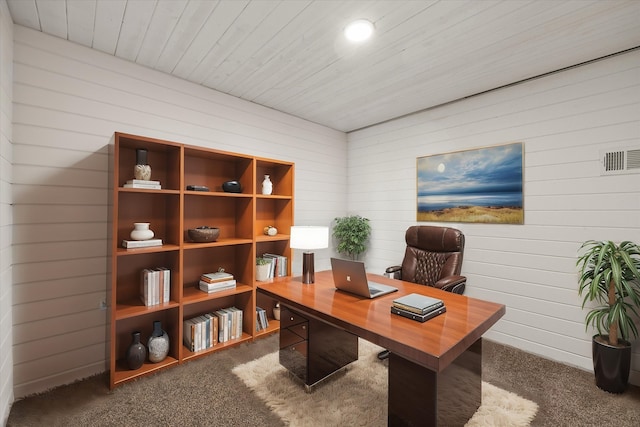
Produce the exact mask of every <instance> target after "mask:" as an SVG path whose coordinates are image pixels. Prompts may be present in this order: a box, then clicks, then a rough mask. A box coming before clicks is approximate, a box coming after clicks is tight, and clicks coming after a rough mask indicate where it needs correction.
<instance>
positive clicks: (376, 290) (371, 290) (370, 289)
mask: <svg viewBox="0 0 640 427" xmlns="http://www.w3.org/2000/svg"><path fill="white" fill-rule="evenodd" d="M369 292H371V295H375V294H379V293H380V292H382V290H380V289H376V288H369Z"/></svg>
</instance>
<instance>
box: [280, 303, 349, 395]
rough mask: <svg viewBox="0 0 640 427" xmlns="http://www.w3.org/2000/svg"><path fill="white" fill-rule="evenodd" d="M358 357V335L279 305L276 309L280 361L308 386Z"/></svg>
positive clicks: (308, 387)
mask: <svg viewBox="0 0 640 427" xmlns="http://www.w3.org/2000/svg"><path fill="white" fill-rule="evenodd" d="M356 360H358V337H357V336H356V335H354V334H351V333H349V332H346V331H343V330H341V329H337V328H335V327H333V326H331V325H329V324H328V323H325V322H322V321H320V320H317V319H314V318H312V317H310V316H306V315H305V314H304V313H300V312H298V311H295V310H292V309H291V308H289V307H286V306H283V307H282V309H281V313H280V364H281V365H282V366H284V367H285V368H287V369H288V370H289V372H291V373H292V374H293V375H295V376H296V377H298V378H299V379H300V380H302V382H303V383H304V384H305V386H306V387H307V390H310V388H311V387H313V385H315V384H316V383H318V382H319V381H321V380H323V379H324V378H326V377H328V376H329V375H331V374H333V373H335V372H336V371H338V370H340V369H341V368H343V367H345V366H346V365H348V364H349V363H351V362H354V361H356Z"/></svg>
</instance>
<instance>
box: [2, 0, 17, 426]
mask: <svg viewBox="0 0 640 427" xmlns="http://www.w3.org/2000/svg"><path fill="white" fill-rule="evenodd" d="M12 99H13V22H12V20H11V16H10V14H9V9H8V8H7V4H6V2H4V1H1V2H0V423H1V424H3V425H4V424H5V423H6V421H7V419H8V418H9V411H10V409H11V404H12V403H13V400H14V392H13V378H14V375H13V351H12V345H13V337H14V334H13V330H12V323H13V321H12V298H13V297H12V294H13V289H12V282H13V278H12V275H13V270H12V265H13V253H12V250H11V245H12V224H13V209H12V206H11V204H12V192H11V182H12V174H13V168H12V163H13V147H12V139H13V136H12V125H11V122H12V120H13V118H12V111H13V109H12V105H11V104H12Z"/></svg>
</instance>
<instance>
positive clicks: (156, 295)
mask: <svg viewBox="0 0 640 427" xmlns="http://www.w3.org/2000/svg"><path fill="white" fill-rule="evenodd" d="M151 277H152V278H153V305H158V304H160V272H159V271H158V270H151Z"/></svg>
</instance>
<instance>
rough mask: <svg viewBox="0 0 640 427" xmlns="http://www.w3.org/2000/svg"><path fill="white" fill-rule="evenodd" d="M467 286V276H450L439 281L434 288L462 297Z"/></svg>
mask: <svg viewBox="0 0 640 427" xmlns="http://www.w3.org/2000/svg"><path fill="white" fill-rule="evenodd" d="M466 284H467V278H466V277H465V276H448V277H443V278H442V279H440V280H438V281H437V282H436V283H435V285H434V286H435V287H436V288H439V289H442V290H443V291H447V292H453V293H454V294H460V295H462V294H463V293H464V288H465V286H466Z"/></svg>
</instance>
